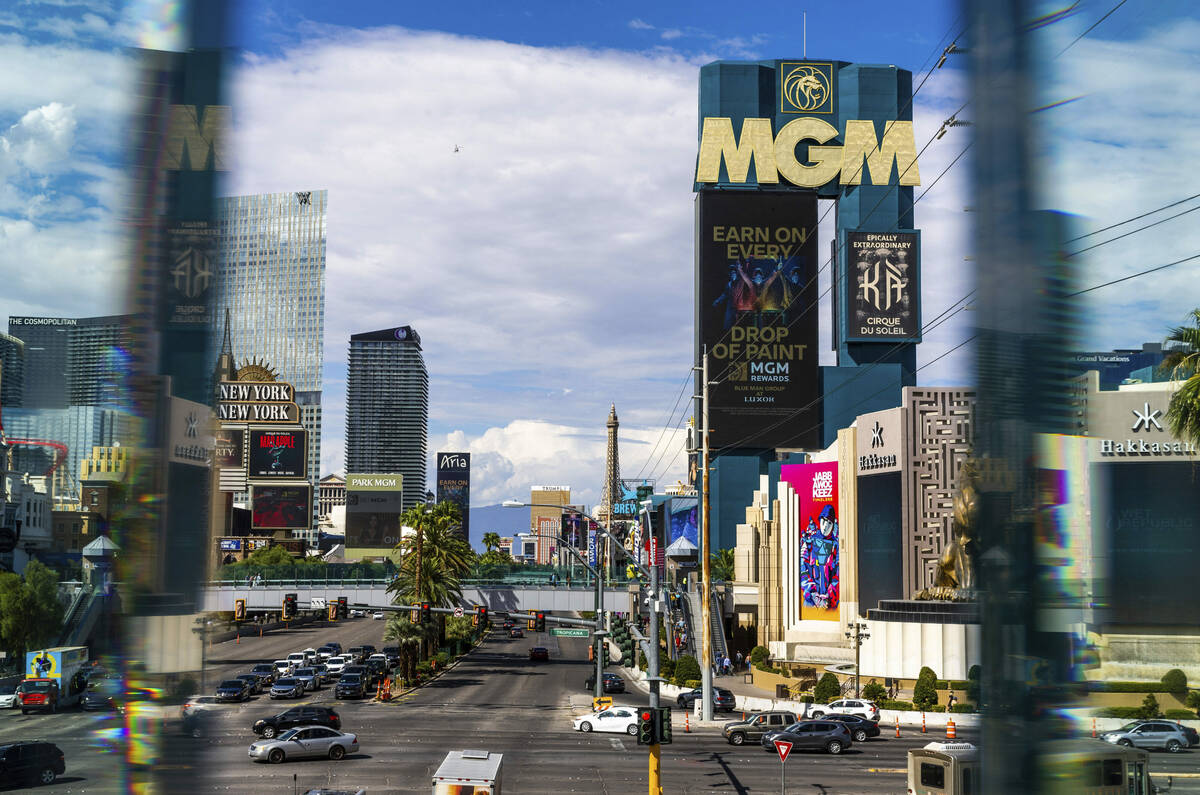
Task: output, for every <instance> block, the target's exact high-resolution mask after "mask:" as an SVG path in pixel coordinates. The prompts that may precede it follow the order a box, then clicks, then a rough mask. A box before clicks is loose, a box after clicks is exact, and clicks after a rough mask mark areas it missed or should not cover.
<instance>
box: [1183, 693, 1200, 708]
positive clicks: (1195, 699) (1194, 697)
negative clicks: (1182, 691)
mask: <svg viewBox="0 0 1200 795" xmlns="http://www.w3.org/2000/svg"><path fill="white" fill-rule="evenodd" d="M1184 703H1185V704H1187V705H1188V706H1189V707H1191V708H1192V709H1194V710H1197V711H1200V690H1193V691H1191V692H1190V693H1188V694H1187V700H1185V701H1184Z"/></svg>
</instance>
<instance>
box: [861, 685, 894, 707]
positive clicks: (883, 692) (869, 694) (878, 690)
mask: <svg viewBox="0 0 1200 795" xmlns="http://www.w3.org/2000/svg"><path fill="white" fill-rule="evenodd" d="M887 695H888V692H887V688H886V687H884V686H883V685H881V684H879V683H878V682H876V681H875V680H874V679H872V680H871V681H870V682H867V683H866V684H865V685H863V689H862V697H863V698H865V699H866V700H867V701H874V702H876V703H878V702H880V701H883V700H884V699H885V698H887Z"/></svg>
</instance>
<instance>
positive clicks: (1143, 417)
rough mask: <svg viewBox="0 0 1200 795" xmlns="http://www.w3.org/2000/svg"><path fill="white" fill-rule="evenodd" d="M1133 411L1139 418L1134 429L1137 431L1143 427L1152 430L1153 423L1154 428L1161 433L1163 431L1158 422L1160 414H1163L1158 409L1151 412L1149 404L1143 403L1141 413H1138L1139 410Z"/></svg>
mask: <svg viewBox="0 0 1200 795" xmlns="http://www.w3.org/2000/svg"><path fill="white" fill-rule="evenodd" d="M1131 411H1132V412H1133V416H1135V417H1137V420H1135V421H1134V423H1133V429H1134V430H1135V431H1136V430H1137V429H1138V428H1143V427H1144V428H1145V429H1146V430H1150V424H1151V423H1153V424H1154V427H1155V428H1158V429H1159V430H1160V431H1161V430H1162V429H1163V426H1162V425H1160V424H1159V422H1158V417H1159V415H1160V414H1162V412H1161V411H1159V410H1158V409H1155V410H1154V411H1151V410H1150V404H1149V403H1143V404H1142V410H1141V411H1138V410H1137V409H1131Z"/></svg>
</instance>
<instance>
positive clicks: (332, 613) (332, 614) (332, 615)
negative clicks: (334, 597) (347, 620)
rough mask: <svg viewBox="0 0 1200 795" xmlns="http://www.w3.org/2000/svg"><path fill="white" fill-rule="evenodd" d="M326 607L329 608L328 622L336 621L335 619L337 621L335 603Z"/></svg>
mask: <svg viewBox="0 0 1200 795" xmlns="http://www.w3.org/2000/svg"><path fill="white" fill-rule="evenodd" d="M328 607H329V620H330V621H337V619H338V606H337V602H330V603H329V605H328Z"/></svg>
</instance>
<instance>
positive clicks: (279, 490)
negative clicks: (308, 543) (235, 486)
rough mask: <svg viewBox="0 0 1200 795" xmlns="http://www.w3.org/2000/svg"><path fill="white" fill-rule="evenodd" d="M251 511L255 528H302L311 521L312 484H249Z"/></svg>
mask: <svg viewBox="0 0 1200 795" xmlns="http://www.w3.org/2000/svg"><path fill="white" fill-rule="evenodd" d="M250 511H251V516H250V526H251V527H252V528H253V529H255V530H305V529H307V528H308V526H309V524H310V523H311V521H312V486H311V485H309V484H308V483H303V484H299V483H296V484H288V485H277V486H274V485H273V486H262V485H257V484H255V485H251V486H250Z"/></svg>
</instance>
